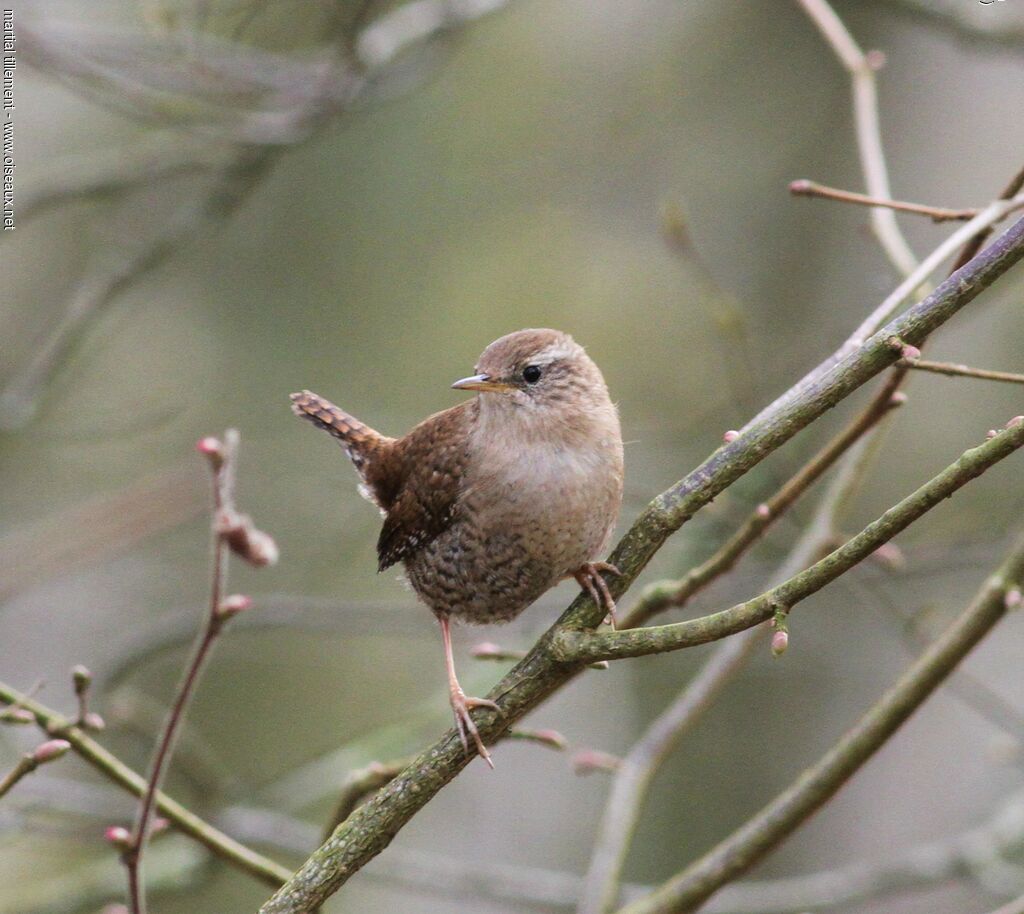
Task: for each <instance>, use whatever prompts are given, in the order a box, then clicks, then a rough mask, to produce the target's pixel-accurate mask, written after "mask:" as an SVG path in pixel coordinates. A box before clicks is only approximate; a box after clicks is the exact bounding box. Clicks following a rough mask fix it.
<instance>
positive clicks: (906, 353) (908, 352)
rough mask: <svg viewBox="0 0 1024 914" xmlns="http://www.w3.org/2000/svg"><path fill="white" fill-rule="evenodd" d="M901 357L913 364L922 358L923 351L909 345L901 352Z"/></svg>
mask: <svg viewBox="0 0 1024 914" xmlns="http://www.w3.org/2000/svg"><path fill="white" fill-rule="evenodd" d="M900 357H901V358H904V359H906V360H907V361H909V362H913V361H916V360H917V359H919V358H921V350H920V349H918V348H917V346H910V345H907V346H904V347H903V348H902V349H901V350H900Z"/></svg>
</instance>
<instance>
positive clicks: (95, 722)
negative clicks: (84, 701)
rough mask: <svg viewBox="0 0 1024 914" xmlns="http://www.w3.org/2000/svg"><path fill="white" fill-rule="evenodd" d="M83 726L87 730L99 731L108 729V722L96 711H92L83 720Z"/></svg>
mask: <svg viewBox="0 0 1024 914" xmlns="http://www.w3.org/2000/svg"><path fill="white" fill-rule="evenodd" d="M82 726H83V727H84V728H85V729H86V730H94V731H95V732H97V733H99V732H100V731H101V730H106V729H107V722H106V721H105V720H104V719H103V718H102V717H101V716H100V715H99V714H97V713H96V712H95V711H90V712H89V713H88V714H86V715H85V717H84V718H83V720H82Z"/></svg>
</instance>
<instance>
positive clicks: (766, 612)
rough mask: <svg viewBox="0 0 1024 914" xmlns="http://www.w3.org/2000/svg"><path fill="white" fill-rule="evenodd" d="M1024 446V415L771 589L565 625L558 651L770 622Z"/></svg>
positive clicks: (611, 655)
mask: <svg viewBox="0 0 1024 914" xmlns="http://www.w3.org/2000/svg"><path fill="white" fill-rule="evenodd" d="M1022 446H1024V422H1020V423H1017V424H1012V425H1010V426H1009V427H1008V428H1005V429H1003V431H1001V432H1000V433H999V434H997V435H996V436H995V437H993V438H991V439H989V440H988V441H986V442H985V443H984V444H981V445H979V446H978V447H976V448H972V449H971V450H969V451H967V452H965V453H964V454H963V455H962V456H961V457H960V458H959V459H958V460H957V461H956V462H955V463H953V464H951V465H950V466H948V467H947V468H946V469H945V470H943V471H942V472H941V473H939V474H938V475H937V476H935V477H933V478H932V479H931V480H930V481H928V482H927V483H925V484H924V485H923V486H921V488H919V489H918V490H917V491H916V492H914V493H912V494H911V495H908V496H907V497H906V498H904V499H903V500H902V501H900V502H899V504H897V505H894V506H893V507H892V508H890V509H889V510H888V511H886V512H885V513H884V514H882V515H881V516H880V517H879V518H877V519H876V520H875V521H873V522H872V523H870V524H868V526H867V527H865V528H864V529H863V530H862V531H861V532H860V533H858V534H857V535H856V536H854V537H853V538H852V539H850V540H848V541H847V542H846V543H844V544H843V545H842V546H840V547H839V548H838V549H836V550H835V551H834V552H832V553H830V554H829V555H827V556H825V558H823V559H821V560H820V561H818V562H816V563H815V564H814V565H812V566H811V567H810V568H808V569H807V570H806V571H802V572H800V573H799V574H797V575H795V576H794V577H792V578H790V579H789V580H788V581H785V582H784V583H782V584H780V585H779V586H777V587H773V588H771V589H770V590H767V591H765V592H764V593H762V594H760V595H758V596H756V597H754V598H753V599H751V600H747V601H746V602H744V603H739V604H737V605H736V606H733V607H731V608H730V609H726V610H722V611H721V612H718V613H714V614H712V615H709V616H702V617H700V618H698V619H688V620H687V621H685V622H676V623H673V624H672V625H661V626H656V627H653V628H636V629H630V630H626V631H612V632H600V633H599V632H589V631H577V630H572V629H563V630H561V631H559V632H557V633H556V634H555V636H554V638H553V639H552V648H553V650H554V653H555V656H556V657H557V658H558V659H559V660H562V661H565V662H569V661H572V662H576V663H580V662H587V663H592V662H593V661H595V660H618V659H620V658H623V657H642V656H645V655H647V654H661V653H665V652H666V651H674V650H680V649H681V648H686V647H692V646H694V645H697V644H706V643H707V642H709V641H717V640H718V639H719V638H726V637H728V636H729V635H733V634H736V633H737V632H740V631H744V630H745V629H748V628H750V627H752V626H754V625H759V624H760V623H762V622H767V621H768V620H769V619H771V618H772V616H773V615H774V614H775V613H776V612H777V611H779V610H780V609H783V610H786V611H788V610H791V609H792V608H793V607H794V606H796V604H797V603H799V602H801V601H802V600H805V599H807V598H808V597H809V596H811V595H812V594H815V593H817V592H818V591H819V590H821V589H822V588H823V587H825V586H826V585H827V584H830V583H831V582H832V581H834V580H836V578H838V577H840V576H841V575H843V574H845V573H846V572H847V571H849V570H850V569H851V568H853V567H855V566H856V565H857V564H859V563H860V562H862V561H863V560H864V559H866V558H867V557H868V556H869V555H871V554H872V553H873V552H875V551H876V550H877V549H878V548H879V547H880V546H883V545H884V544H885V543H887V542H889V540H891V539H892V538H893V537H894V536H896V535H897V534H898V533H900V532H902V531H903V530H905V529H906V528H907V527H909V526H910V525H911V524H912V523H914V522H915V521H916V520H918V519H919V518H921V517H923V516H924V515H925V514H926V513H927V512H928V511H930V510H931V509H932V508H934V507H935V506H936V505H938V504H940V503H941V502H943V501H944V500H945V499H947V498H949V497H950V496H951V495H953V494H954V493H955V492H956V491H958V490H959V489H960V488H962V487H963V486H964V485H966V484H967V483H968V482H970V481H971V480H972V479H975V478H976V477H978V476H980V475H981V474H982V473H984V472H985V471H986V470H988V469H990V468H991V467H993V466H995V464H996V463H998V462H999V461H1000V460H1003V459H1004V458H1006V457H1008V456H1009V455H1010V454H1012V453H1013V452H1014V451H1016V450H1017V449H1018V448H1020V447H1022Z"/></svg>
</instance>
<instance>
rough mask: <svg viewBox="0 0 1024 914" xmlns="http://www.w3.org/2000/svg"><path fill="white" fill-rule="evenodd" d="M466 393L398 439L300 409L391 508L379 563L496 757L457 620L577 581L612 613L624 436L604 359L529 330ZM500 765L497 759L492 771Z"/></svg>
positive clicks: (501, 614) (311, 407) (504, 609)
mask: <svg viewBox="0 0 1024 914" xmlns="http://www.w3.org/2000/svg"><path fill="white" fill-rule="evenodd" d="M473 371H474V374H473V375H472V376H471V377H468V378H463V379H462V380H461V381H456V382H455V383H454V384H453V385H452V387H454V388H456V389H457V390H472V391H479V392H480V396H476V397H474V398H473V399H472V400H468V401H466V402H465V403H460V404H459V405H458V406H453V407H452V408H451V409H446V410H445V411H444V412H440V413H436V414H435V415H433V416H430V417H429V418H427V419H424V420H423V421H422V422H421V423H420V424H419V425H417V426H416V427H415V428H414V429H412V431H410V432H409V433H408V434H407V435H405V436H404V437H402V438H388V437H385V436H384V435H381V434H380V433H379V432H376V431H374V430H373V429H372V428H370V427H369V426H367V425H364V424H363V423H362V422H360V421H359V420H358V419H355V418H354V417H352V416H350V415H348V414H347V413H345V412H343V411H342V410H340V409H339V408H338V407H336V406H334V404H332V403H330V402H328V401H327V400H324V399H322V398H321V397H318V396H317V395H316V394H313V393H310V392H309V391H303V392H302V393H298V394H292V410H293V411H294V412H295V414H296V415H298V416H301V417H302V418H304V419H309V420H310V421H311V422H313V423H314V424H315V425H317V426H319V427H320V428H322V429H324V430H325V431H327V432H330V434H331V435H333V436H334V437H335V438H337V439H338V440H339V441H340V442H341V445H342V447H343V448H344V449H345V451H346V453H347V454H348V456H349V458H350V459H351V460H352V463H353V464H354V465H355V468H356V470H357V471H358V473H359V475H360V477H361V479H362V485H361V486H360V490H361V492H362V493H363V494H364V495H365V496H366V497H367V498H369V499H370V500H371V501H373V502H374V503H375V504H376V505H377V506H378V507H379V508H380V510H381V513H382V514H383V516H384V526H383V529H382V530H381V532H380V538H379V540H378V541H377V555H378V557H379V560H380V562H379V570H383V569H385V568H388V567H389V566H391V565H393V564H395V563H396V562H399V561H400V562H402V563H403V564H404V566H405V571H406V574H407V576H408V578H409V581H410V583H411V584H412V586H413V589H414V590H415V591H416V593H417V594H418V596H419V597H420V599H421V600H422V601H423V602H424V603H426V604H427V606H429V607H430V609H432V610H433V612H434V614H435V615H436V616H437V619H438V621H439V622H440V625H441V634H442V637H443V639H444V650H445V662H446V665H447V670H448V686H449V694H450V697H451V704H452V710H453V711H454V712H455V723H456V726H457V728H458V732H459V736H460V738H461V739H462V744H463V746H464V747H466V750H467V751H468V748H469V742H468V737H469V736H471V737H472V738H473V741H474V743H475V744H476V748H477V750H478V752H479V753H480V755H481V756H483V758H484V759H485V760H486V761H487V763H488V764H492V763H491V759H490V755H489V753H488V752H487V748H486V747H485V746H484V744H483V741H482V740H481V738H480V735H479V733H478V732H477V728H476V725H475V724H474V723H473V719H472V716H471V715H470V709H472V708H475V707H488V708H493V709H495V710H498V708H497V705H495V703H494V702H492V701H488V700H486V699H482V698H470V697H467V696H466V695H465V693H464V692H463V691H462V688H461V687H460V686H459V681H458V679H457V678H456V676H455V665H454V660H453V658H452V646H451V634H450V631H449V621H450V619H451V617H455V618H457V619H461V620H463V621H466V622H475V623H488V622H503V621H508V620H509V619H512V618H514V617H515V616H517V615H519V613H521V612H522V611H523V610H524V609H526V607H527V606H529V605H530V604H531V603H533V601H534V600H536V599H537V598H538V597H539V596H540V595H541V594H543V593H544V592H545V591H547V590H548V589H549V588H551V587H553V586H554V585H555V584H557V583H558V582H559V581H561V580H563V579H564V578H567V577H574V578H575V579H576V580H577V581H578V582H579V584H580V585H581V586H582V587H584V588H585V589H586V590H587V591H588V592H589V593H590V594H591V596H592V597H593V598H594V600H595V601H596V602H597V603H598V605H601V603H604V605H605V607H606V608H607V610H608V612H609V614H610V615H611V618H612V623H613V624H614V620H615V615H614V613H615V604H614V601H613V600H612V597H611V594H610V593H609V591H608V587H607V584H606V583H605V580H604V578H603V577H602V576H601V574H600V572H601V571H608V572H610V573H613V574H617V573H618V572H617V570H616V569H615V568H614V567H613V566H610V565H608V564H606V563H603V562H595V561H594V560H595V559H596V558H597V556H599V555H600V554H601V553H602V551H603V550H604V549H605V548H606V546H607V545H608V540H609V538H610V537H611V534H612V530H613V528H614V527H615V521H616V518H617V517H618V513H619V505H620V503H621V501H622V470H623V460H622V435H621V432H620V430H619V418H618V414H617V412H616V409H615V406H614V404H613V403H612V401H611V399H610V398H609V396H608V388H607V387H606V386H605V383H604V378H603V377H602V376H601V372H600V371H599V370H598V367H597V366H596V365H595V364H594V363H593V361H591V359H590V358H589V356H588V355H587V354H586V352H584V350H583V348H582V347H581V346H579V345H578V344H577V343H575V342H574V341H573V339H572V337H570V336H568V335H567V334H565V333H560V332H559V331H557V330H520V331H519V332H517V333H510V334H509V335H508V336H503V337H501V338H500V339H498V340H495V341H494V342H493V343H491V345H490V346H488V347H487V348H486V349H485V350H484V352H483V354H482V355H481V356H480V361H479V362H478V363H477V365H476V367H475V368H474V369H473ZM492 767H493V766H492Z"/></svg>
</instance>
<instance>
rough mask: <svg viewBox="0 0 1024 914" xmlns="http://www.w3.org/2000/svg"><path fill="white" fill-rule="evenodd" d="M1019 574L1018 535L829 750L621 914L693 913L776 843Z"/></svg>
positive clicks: (872, 748)
mask: <svg viewBox="0 0 1024 914" xmlns="http://www.w3.org/2000/svg"><path fill="white" fill-rule="evenodd" d="M1022 578H1024V538H1021V539H1020V540H1019V541H1018V542H1017V544H1016V545H1015V546H1014V548H1013V549H1012V550H1011V552H1010V554H1009V556H1008V557H1007V558H1006V560H1005V561H1004V563H1003V565H1002V566H1001V567H1000V568H999V570H998V571H997V572H996V573H995V574H994V575H993V576H991V577H990V578H989V579H988V580H987V581H986V582H985V584H984V586H983V587H982V589H981V590H980V592H979V593H978V595H977V596H976V597H975V599H974V601H973V602H972V603H971V605H970V606H969V607H968V608H967V609H966V610H965V611H964V612H963V613H962V614H961V616H960V617H959V618H958V619H957V620H956V621H955V622H954V623H953V624H952V625H951V626H950V627H949V628H948V629H947V630H946V631H945V633H944V634H943V635H942V636H941V637H940V638H938V639H937V640H936V641H935V642H934V643H933V644H932V645H931V646H930V647H929V648H928V649H927V650H926V651H925V652H924V653H923V654H922V655H921V656H920V657H919V658H918V660H917V661H916V662H915V663H914V664H913V665H912V666H911V667H910V668H909V669H908V670H907V672H906V673H905V674H904V675H903V676H902V677H900V679H899V680H898V681H897V682H896V684H895V685H893V686H892V687H891V688H890V689H889V691H887V692H886V693H885V695H883V696H882V698H881V699H880V700H879V701H878V702H877V703H876V704H875V705H874V706H873V707H871V708H870V709H869V710H868V711H867V713H866V714H865V715H864V716H863V717H862V718H861V719H860V720H859V721H858V722H857V723H856V724H855V725H854V726H853V728H852V729H850V730H849V731H848V732H847V733H846V734H845V735H844V736H843V737H842V739H840V740H839V742H838V743H836V745H835V746H834V747H833V748H832V749H831V750H829V752H827V753H826V754H825V755H824V756H823V757H822V758H821V759H820V760H819V761H818V762H816V763H815V764H814V765H813V766H812V767H810V768H809V769H807V771H805V772H804V773H803V774H802V775H800V777H799V778H797V780H796V781H795V782H794V783H793V784H792V785H791V786H790V787H789V788H788V789H787V790H785V791H784V792H783V793H781V794H780V795H779V796H778V797H777V798H776V799H775V800H773V801H772V802H771V803H769V804H768V805H767V806H766V807H765V808H764V809H763V810H761V812H759V813H758V814H757V815H756V816H754V817H753V818H752V819H750V820H749V821H748V822H746V823H745V824H744V825H743V826H741V827H740V828H739V829H738V830H737V831H735V832H734V833H733V834H732V835H731V836H730V837H729V838H727V839H726V840H724V841H723V842H721V843H720V844H719V845H718V846H717V847H716V848H714V849H713V850H711V851H710V852H709V853H708V854H706V855H705V856H704V857H702V858H701V859H700V860H698V861H697V862H696V863H694V864H693V865H692V866H690V867H689V868H687V869H686V870H685V871H683V872H682V873H680V874H679V875H678V876H676V877H674V878H673V879H671V880H670V881H669V882H667V883H665V884H664V885H663V886H662V887H661V888H659V889H658V890H656V891H655V892H653V893H652V894H651V895H649V896H648V897H647V898H644V899H641V900H640V901H638V902H636V903H634V904H631V905H629V906H627V907H626V908H624V909H623V910H622V912H621V914H683V912H687V911H693V910H695V909H696V908H697V907H698V906H699V905H700V904H701V903H702V902H703V901H705V900H706V899H707V898H709V897H710V896H711V895H712V894H714V892H715V891H716V890H717V889H718V888H719V887H720V886H722V885H724V884H725V883H726V882H728V881H729V880H731V879H733V878H734V877H735V876H737V875H739V874H740V873H743V872H745V871H746V870H748V869H749V868H750V867H751V866H753V865H754V864H755V863H757V862H758V861H759V860H760V859H761V858H763V857H764V856H765V855H766V854H768V853H769V852H770V851H771V850H772V849H774V848H775V847H776V846H777V845H778V844H779V843H781V842H782V841H783V840H784V839H785V838H786V837H788V836H789V835H790V834H791V833H792V832H793V831H794V830H795V829H796V828H797V827H798V826H799V825H800V824H801V823H802V822H804V821H805V820H806V819H807V818H809V817H810V816H811V815H812V814H813V813H814V812H815V811H816V810H817V809H819V808H820V807H821V806H822V805H823V804H824V803H825V802H826V801H827V800H829V799H830V798H831V797H832V796H833V794H835V793H836V791H838V790H839V788H840V787H842V786H843V784H845V783H846V781H847V780H849V778H850V777H851V776H852V775H853V774H854V773H855V772H856V771H857V770H858V769H859V768H860V767H861V766H862V765H863V764H864V763H865V762H866V761H867V760H868V759H869V758H871V756H872V755H874V753H875V752H876V751H877V750H878V749H879V748H880V747H881V746H882V745H884V743H885V742H886V740H888V739H889V737H890V736H892V734H893V733H895V732H896V730H897V729H898V728H899V727H900V726H901V725H902V724H903V723H904V722H905V721H906V720H907V718H909V717H910V715H911V714H913V713H914V711H916V710H917V708H918V707H920V706H921V705H922V704H923V703H924V701H925V700H926V699H927V698H928V696H929V695H931V694H932V692H933V691H935V689H936V688H938V686H939V685H941V684H942V682H943V680H944V679H945V678H946V677H947V676H948V675H949V674H950V673H951V672H952V671H953V670H954V669H955V668H956V666H957V664H959V663H960V661H961V660H962V659H963V658H964V657H965V656H966V655H967V654H968V653H969V652H970V651H971V649H972V648H973V647H974V646H975V645H976V644H977V643H978V642H979V641H981V639H982V638H983V637H984V636H985V635H986V634H988V632H989V631H991V630H992V628H993V627H994V626H995V625H996V624H997V623H998V622H999V621H1000V619H1002V618H1003V616H1004V615H1005V614H1006V612H1007V606H1006V594H1007V591H1008V590H1010V589H1011V588H1012V587H1015V586H1017V585H1018V583H1019V582H1020V581H1021V580H1022Z"/></svg>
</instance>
